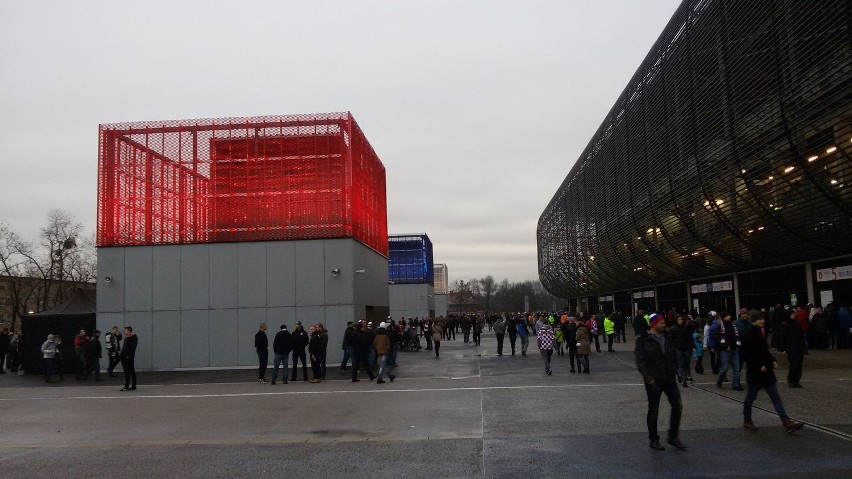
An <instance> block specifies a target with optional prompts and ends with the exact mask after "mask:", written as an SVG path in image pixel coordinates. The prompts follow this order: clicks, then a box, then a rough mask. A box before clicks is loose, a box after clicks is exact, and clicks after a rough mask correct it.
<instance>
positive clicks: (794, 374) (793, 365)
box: [776, 312, 807, 388]
mask: <svg viewBox="0 0 852 479" xmlns="http://www.w3.org/2000/svg"><path fill="white" fill-rule="evenodd" d="M776 329H777V330H778V331H777V333H776V335H777V336H778V350H779V351H782V352H784V354H786V355H787V361H788V362H789V363H790V367H789V368H788V369H787V385H788V386H790V387H791V388H800V387H802V385H801V384H800V383H799V382H800V381H801V380H802V366H803V365H804V362H805V351H807V343H806V341H805V332H804V331H803V330H802V326H801V325H800V324H799V322H798V321H796V318H795V313H792V312H791V313H790V314H789V315H788V318H787V321H785V322H784V323H783V324H782V325H781V326H779V327H778V328H776Z"/></svg>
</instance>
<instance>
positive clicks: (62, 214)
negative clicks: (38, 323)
mask: <svg viewBox="0 0 852 479" xmlns="http://www.w3.org/2000/svg"><path fill="white" fill-rule="evenodd" d="M82 233H83V223H80V222H79V221H78V220H77V218H75V217H74V216H73V215H72V214H71V213H69V212H67V211H65V210H62V209H55V210H51V211H50V212H48V214H47V224H46V225H45V226H44V227H43V228H42V229H41V234H40V235H39V236H40V239H41V242H40V244H41V246H42V247H43V248H44V249H45V251H44V253H45V254H44V255H43V257H42V258H39V259H40V261H38V260H37V261H36V262H37V263H38V264H39V272H40V273H41V278H42V279H43V281H44V284H43V286H42V289H43V291H42V295H43V296H42V307H47V305H48V304H50V303H51V302H52V303H53V304H59V303H61V302H62V301H65V300H66V299H68V297H69V296H70V293H71V291H69V288H66V287H63V285H62V282H63V281H65V280H70V279H72V278H71V274H72V273H73V269H74V268H73V265H74V264H75V263H77V264H79V263H82V260H81V258H80V256H81V251H80V247H79V246H78V243H79V242H80V235H81V234H82ZM51 295H53V296H52V297H51Z"/></svg>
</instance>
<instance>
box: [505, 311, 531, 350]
mask: <svg viewBox="0 0 852 479" xmlns="http://www.w3.org/2000/svg"><path fill="white" fill-rule="evenodd" d="M516 325H517V328H516V329H517V331H518V337H520V338H521V356H526V355H527V348H529V347H530V330H529V326H528V325H527V322H526V320H524V319H523V318H521V319H520V320H519V321H518V322H517V324H516ZM510 339H511V338H510ZM513 346H514V344H513ZM512 349H513V350H514V348H512ZM512 354H514V351H513V352H512Z"/></svg>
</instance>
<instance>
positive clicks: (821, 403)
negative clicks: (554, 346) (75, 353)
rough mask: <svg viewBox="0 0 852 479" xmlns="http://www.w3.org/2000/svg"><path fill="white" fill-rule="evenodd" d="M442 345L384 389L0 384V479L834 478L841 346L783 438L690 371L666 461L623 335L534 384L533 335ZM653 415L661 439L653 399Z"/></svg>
mask: <svg viewBox="0 0 852 479" xmlns="http://www.w3.org/2000/svg"><path fill="white" fill-rule="evenodd" d="M457 338H458V340H456V341H444V342H443V344H442V347H441V353H442V354H441V357H440V358H439V359H436V358H435V357H434V355H433V354H431V352H429V351H420V352H417V353H405V352H401V353H399V364H400V366H399V368H397V369H396V371H395V373H396V375H397V379H396V381H394V382H393V383H390V382H387V383H385V384H382V385H378V384H375V383H374V382H370V381H369V380H368V379H366V378H365V377H364V376H363V375H362V378H363V380H362V381H361V382H358V383H353V382H351V381H350V380H349V377H348V376H346V375H342V374H339V373H338V372H337V371H336V370H333V371H331V372H330V373H329V380H327V381H325V382H322V383H319V384H309V383H305V382H302V381H299V382H297V383H294V382H290V383H289V384H280V383H279V384H278V385H275V386H272V385H269V384H259V383H257V381H256V379H254V378H255V377H256V372H255V371H250V370H229V371H187V372H140V374H139V388H138V390H136V391H133V392H127V393H124V392H119V391H118V389H119V388H120V387H121V386H122V385H123V382H122V381H123V380H122V378H120V377H116V378H107V379H106V381H105V382H102V383H95V382H93V381H92V380H91V379H90V380H89V381H88V382H87V383H81V382H78V381H75V380H74V378H73V375H71V376H70V378H66V380H65V381H64V382H61V383H55V384H50V385H47V384H45V383H44V382H43V381H41V380H40V378H38V377H29V376H24V377H18V376H14V375H12V374H5V375H2V376H0V408H2V420H0V431H2V433H0V477H4V478H18V477H35V476H39V477H44V476H58V477H122V478H133V477H139V478H147V477H181V478H183V477H298V478H311V477H346V478H375V477H404V478H405V479H413V478H418V477H425V478H444V477H446V478H450V477H454V478H455V477H457V478H473V477H487V478H492V477H494V478H498V477H504V478H511V477H569V478H586V477H588V478H592V477H603V478H618V477H649V478H651V477H653V478H664V477H671V478H676V477H772V478H786V477H790V478H794V477H795V478H801V477H808V478H823V477H836V478H848V477H852V408H850V406H852V400H850V398H852V367H850V364H852V350H844V351H812V352H811V354H810V355H809V356H807V357H806V360H805V373H804V379H803V381H802V384H803V385H804V388H803V389H798V390H793V389H789V388H788V387H787V385H786V383H784V382H783V381H782V383H781V384H780V385H779V389H780V391H781V395H782V397H783V399H784V402H785V406H786V407H787V411H788V413H789V414H790V415H791V416H792V417H793V418H795V419H797V420H801V421H805V422H806V423H807V425H806V427H805V428H804V429H803V430H801V431H799V432H798V433H796V434H794V435H787V434H785V433H784V431H783V430H782V428H781V425H780V421H779V420H778V418H777V416H775V414H774V413H773V412H771V411H772V406H771V404H770V402H769V401H768V398H767V397H766V396H765V393H761V395H760V396H759V398H758V401H757V402H756V403H755V405H756V406H759V407H760V408H761V409H760V410H757V411H755V414H754V421H755V423H756V424H757V425H758V426H759V427H760V428H761V430H760V432H759V433H749V432H746V431H743V430H742V428H741V426H742V402H741V401H742V399H743V398H744V396H745V393H744V392H737V391H732V390H731V389H730V383H727V384H725V386H724V388H723V389H717V388H716V386H715V378H714V377H713V376H710V375H705V376H701V375H696V376H695V378H696V383H695V387H690V388H686V389H682V394H683V402H684V414H683V422H682V432H681V438H682V439H683V441H684V442H685V443H686V444H687V445H688V446H689V450H688V451H686V452H679V451H677V450H674V448H672V447H668V449H667V450H666V451H653V450H651V449H650V448H649V447H648V440H647V431H646V427H645V413H646V405H647V403H646V399H645V392H644V388H643V386H642V384H641V380H640V377H639V374H638V373H637V372H636V369H635V367H634V366H633V353H632V345H633V337H632V335H630V336H629V337H628V343H627V344H616V345H615V349H616V351H615V352H613V353H607V352H603V353H600V354H595V353H593V354H592V355H591V359H590V361H591V374H590V375H578V374H572V373H570V372H569V367H568V358H567V356H565V357H559V356H554V364H553V369H554V372H553V375H552V376H546V375H545V374H544V366H543V363H542V360H541V358H540V356H539V355H538V350H537V349H536V348H535V347H534V344H535V338H532V341H531V349H530V353H529V355H528V356H526V357H523V356H521V355H520V352H519V353H518V354H517V355H515V356H511V355H510V354H509V353H508V338H507V340H506V344H507V348H506V349H507V351H506V353H505V355H504V356H502V357H500V356H497V354H496V340H495V338H494V335H493V333H488V332H485V333H483V344H482V346H480V347H476V346H474V345H472V344H463V342H462V341H461V335H458V336H457ZM140 341H142V344H144V341H145V338H140ZM604 350H605V347H604ZM779 356H781V355H779ZM779 359H781V358H779ZM779 362H780V361H779ZM104 363H105V361H104ZM781 367H782V368H784V367H786V366H785V364H784V363H783V362H782V364H781ZM269 374H270V375H271V370H270V373H269ZM300 374H301V373H300ZM785 375H786V371H785V370H781V371H780V372H779V374H778V376H779V379H782V380H783V378H784V377H785ZM267 377H268V376H267ZM300 379H301V376H300ZM660 416H661V417H660V429H661V431H663V433H662V434H663V436H664V439H665V433H664V431H665V429H666V427H667V422H668V405H667V402H666V401H665V399H663V402H662V405H661V412H660Z"/></svg>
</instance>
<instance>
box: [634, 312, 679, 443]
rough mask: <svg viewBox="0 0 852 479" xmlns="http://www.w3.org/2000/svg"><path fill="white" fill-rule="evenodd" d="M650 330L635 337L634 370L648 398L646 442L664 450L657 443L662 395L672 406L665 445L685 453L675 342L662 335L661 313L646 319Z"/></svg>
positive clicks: (663, 331) (663, 324) (664, 324)
mask: <svg viewBox="0 0 852 479" xmlns="http://www.w3.org/2000/svg"><path fill="white" fill-rule="evenodd" d="M648 325H649V331H648V334H647V335H646V336H640V337H638V338H636V349H635V350H634V355H635V356H636V367H637V368H638V369H639V373H640V374H641V375H642V379H643V380H644V382H645V393H646V394H647V396H648V416H647V422H648V439H649V440H650V441H651V442H650V447H651V449H654V450H657V451H662V450H665V447H664V446H663V445H662V444H660V435H659V433H658V432H657V417H658V416H659V412H660V399H661V397H662V395H663V394H664V393H665V395H666V398H667V399H668V401H669V404H670V405H671V417H670V419H669V435H668V443H669V444H671V445H672V446H674V447H675V448H676V449H677V450H679V451H684V450H686V445H684V444H683V442H681V440H680V437H679V435H680V434H679V433H680V416H681V412H682V411H683V403H682V402H681V399H680V389H678V387H677V382H676V381H675V371H676V368H677V366H676V360H675V351H674V342H673V341H672V339H671V338H670V337H669V335H668V334H666V333H665V330H666V318H665V316H663V315H662V314H652V315H651V317H650V318H649V320H648Z"/></svg>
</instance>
